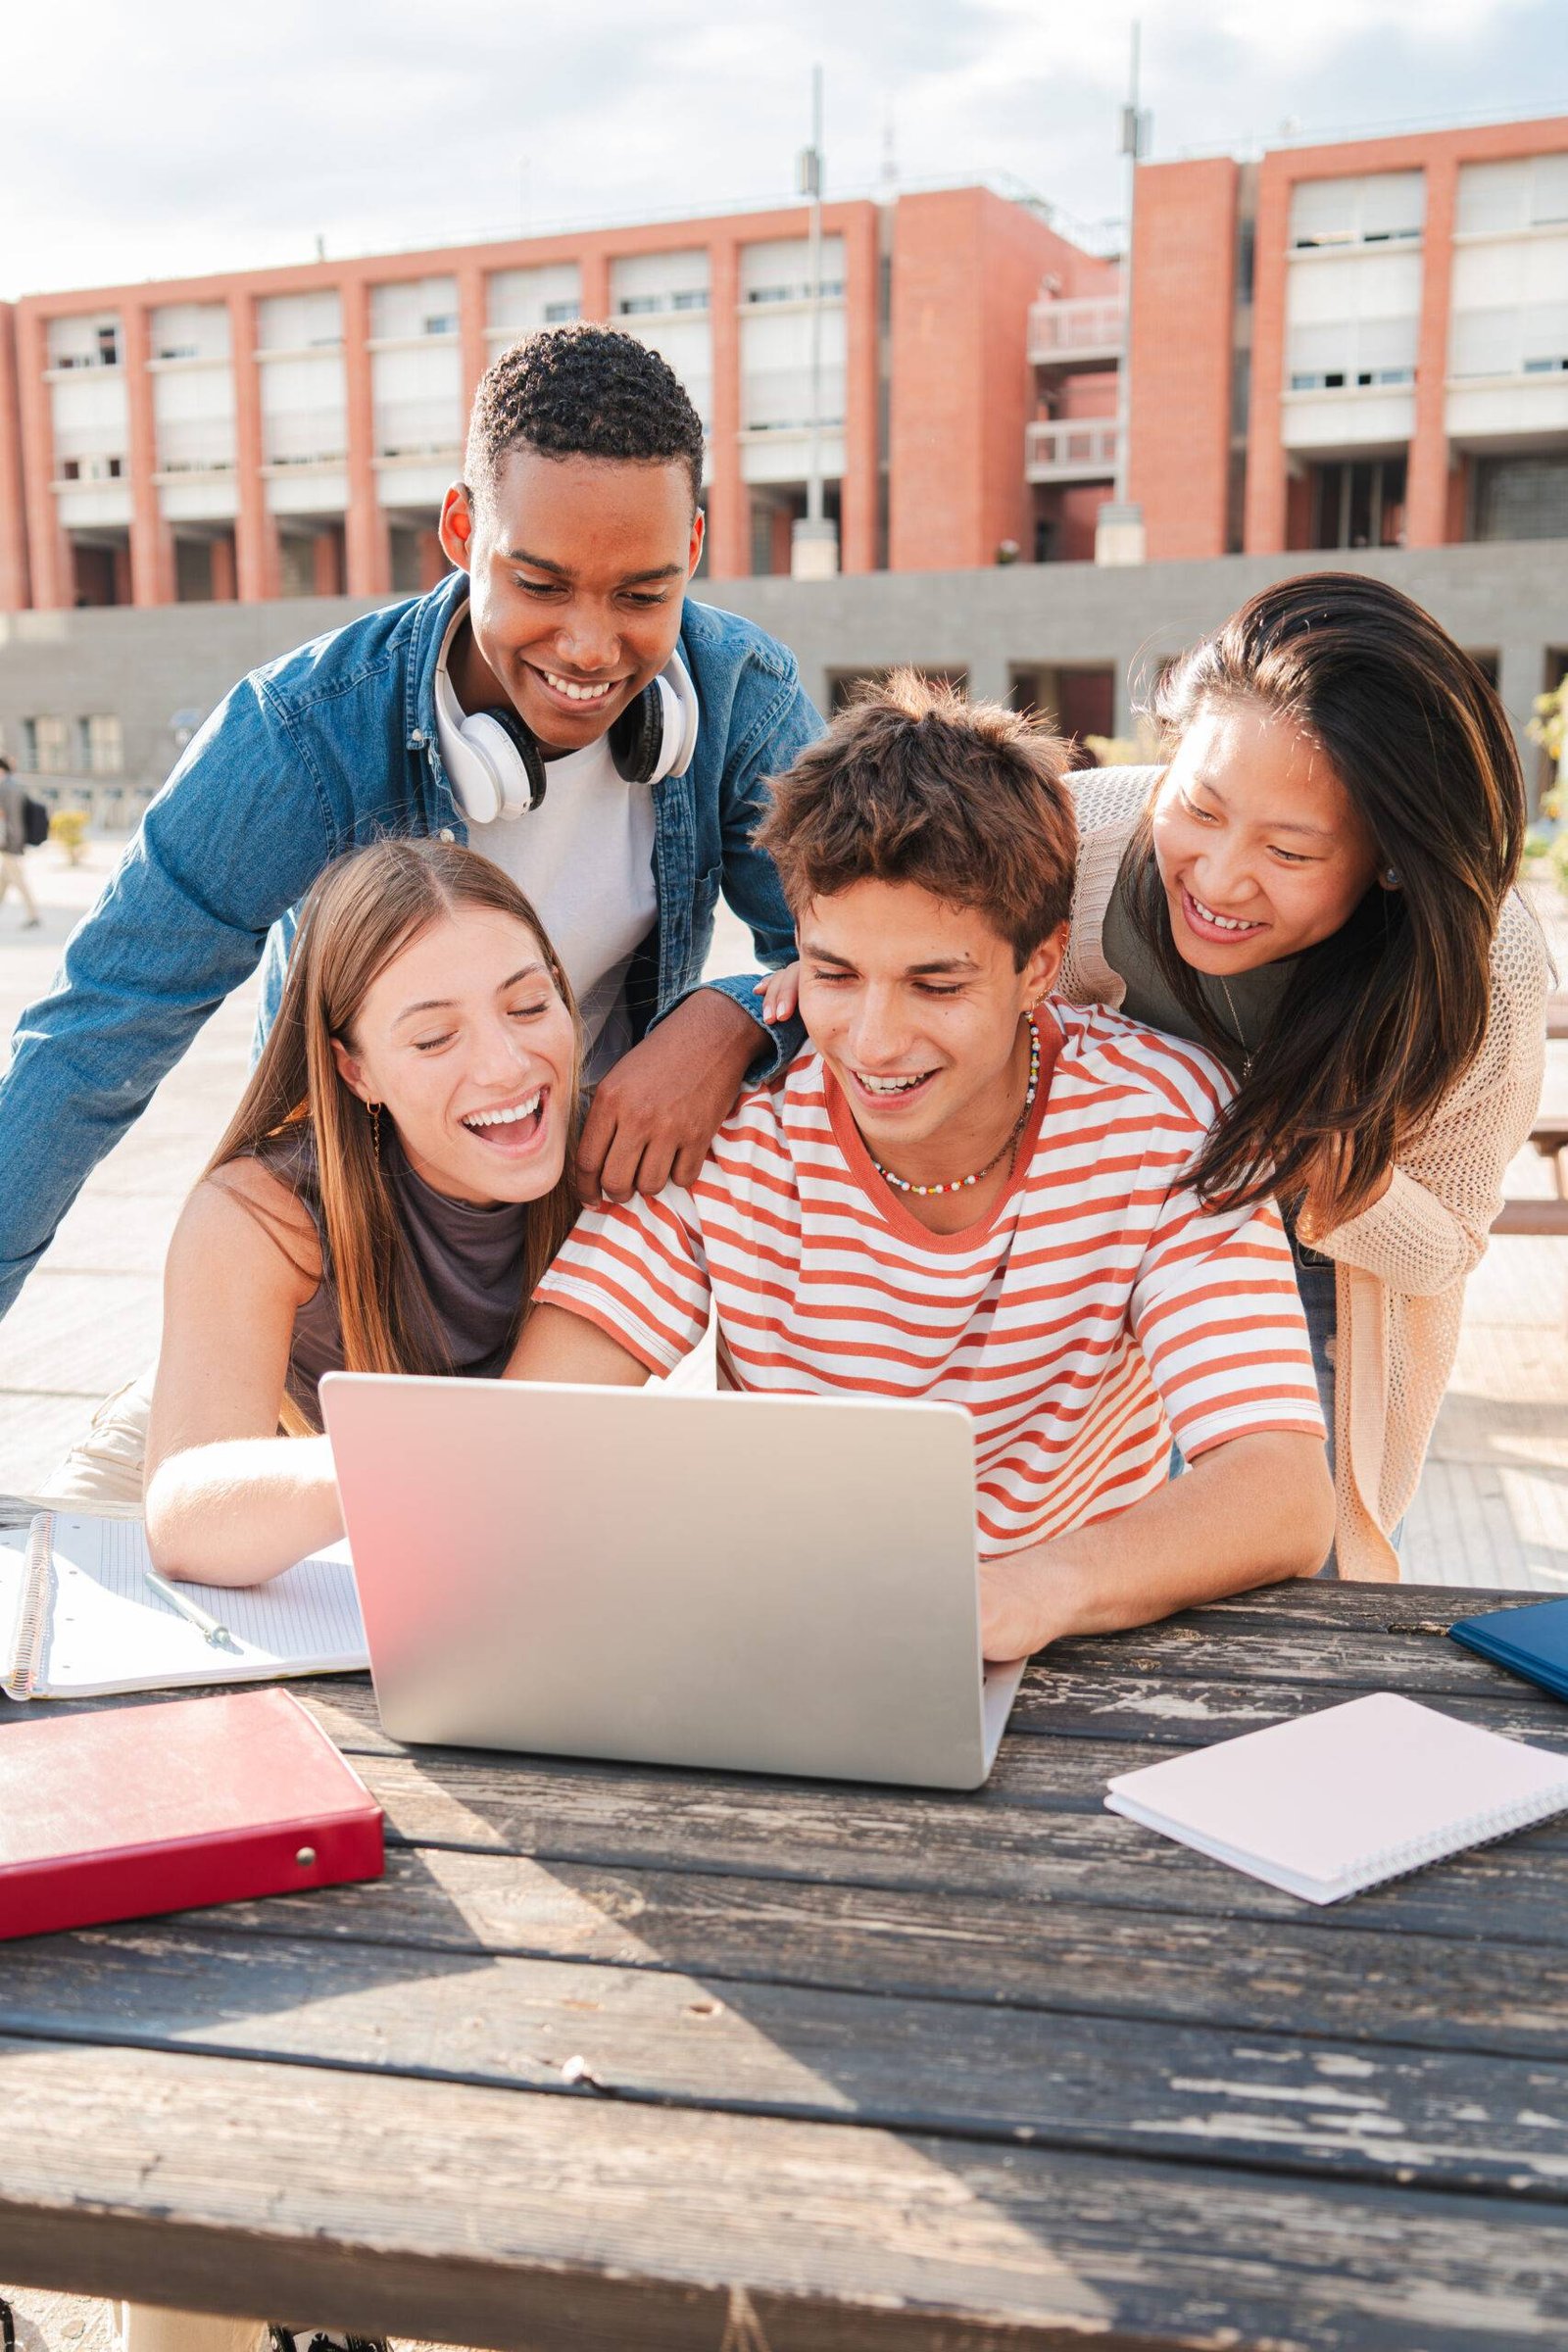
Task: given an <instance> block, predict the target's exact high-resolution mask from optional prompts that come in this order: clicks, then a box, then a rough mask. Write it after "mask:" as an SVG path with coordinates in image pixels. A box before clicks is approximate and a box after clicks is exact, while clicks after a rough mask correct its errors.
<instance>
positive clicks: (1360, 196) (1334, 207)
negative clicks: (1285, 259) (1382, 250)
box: [1290, 172, 1426, 253]
mask: <svg viewBox="0 0 1568 2352" xmlns="http://www.w3.org/2000/svg"><path fill="white" fill-rule="evenodd" d="M1425 216H1426V178H1425V174H1424V173H1423V172H1370V173H1368V175H1367V176H1366V177H1365V178H1364V179H1300V180H1298V181H1297V183H1296V186H1295V188H1294V190H1293V191H1292V195H1291V230H1290V235H1291V244H1292V246H1293V247H1294V249H1295V250H1296V251H1297V252H1298V253H1304V252H1314V251H1317V250H1319V249H1320V248H1322V247H1324V246H1333V245H1339V246H1345V245H1397V244H1403V243H1406V242H1408V241H1409V240H1410V239H1412V238H1415V237H1419V236H1420V234H1421V229H1422V224H1423V221H1424V220H1425Z"/></svg>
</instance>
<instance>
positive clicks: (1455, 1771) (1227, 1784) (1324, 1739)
mask: <svg viewBox="0 0 1568 2352" xmlns="http://www.w3.org/2000/svg"><path fill="white" fill-rule="evenodd" d="M1105 1802H1106V1804H1107V1805H1108V1806H1109V1807H1110V1809H1111V1811H1112V1812H1113V1813H1125V1814H1126V1815H1127V1816H1128V1818H1129V1820H1132V1821H1141V1822H1142V1823H1143V1824H1144V1825H1145V1827H1146V1828H1148V1829H1151V1830H1160V1831H1162V1832H1163V1833H1164V1835H1165V1836H1166V1837H1167V1838H1179V1839H1180V1840H1181V1842H1182V1843H1183V1844H1184V1845H1192V1846H1196V1847H1197V1848H1198V1850H1199V1852H1200V1853H1201V1854H1211V1855H1212V1856H1213V1858H1214V1860H1215V1861H1216V1862H1228V1863H1230V1864H1231V1865H1232V1867H1233V1868H1234V1869H1236V1870H1246V1871H1250V1873H1251V1875H1252V1877H1253V1878H1255V1879H1266V1880H1267V1881H1268V1883H1269V1885H1270V1886H1271V1887H1284V1889H1285V1891H1286V1893H1287V1894H1299V1895H1301V1896H1303V1897H1304V1898H1305V1900H1306V1901H1307V1902H1309V1903H1337V1902H1339V1901H1340V1900H1341V1898H1342V1897H1343V1896H1345V1895H1347V1894H1359V1893H1361V1892H1362V1890H1363V1889H1364V1888H1365V1887H1379V1886H1381V1885H1382V1884H1383V1882H1384V1880H1385V1879H1397V1878H1398V1877H1400V1876H1401V1874H1402V1873H1404V1872H1405V1871H1410V1870H1419V1869H1420V1868H1421V1866H1422V1865H1423V1864H1424V1863H1427V1862H1441V1861H1442V1860H1443V1859H1444V1858H1445V1856H1446V1855H1448V1854H1457V1853H1462V1852H1463V1851H1464V1849H1465V1847H1466V1846H1471V1845H1483V1844H1485V1843H1486V1842H1487V1840H1488V1839H1489V1838H1505V1837H1507V1835H1508V1834H1509V1832H1510V1831H1512V1830H1523V1829H1528V1828H1529V1827H1530V1826H1531V1824H1532V1823H1533V1822H1538V1821H1544V1820H1545V1819H1546V1818H1547V1816H1548V1815H1550V1814H1552V1813H1559V1812H1561V1811H1563V1810H1564V1809H1565V1808H1568V1756H1554V1755H1549V1754H1548V1753H1547V1752H1546V1751H1545V1749H1544V1748H1539V1747H1527V1746H1526V1745H1525V1743H1524V1742H1523V1740H1504V1739H1501V1738H1499V1737H1498V1735H1497V1734H1496V1733H1495V1732H1483V1731H1478V1730H1477V1729H1476V1728H1475V1726H1474V1725H1473V1724H1468V1723H1456V1722H1455V1721H1454V1719H1453V1717H1452V1716H1451V1715H1441V1714H1439V1713H1438V1711H1437V1709H1436V1708H1435V1707H1423V1706H1418V1705H1417V1703H1416V1701H1415V1700H1414V1699H1411V1698H1397V1697H1396V1696H1395V1695H1394V1693H1393V1692H1392V1691H1377V1692H1375V1693H1374V1694H1373V1695H1372V1696H1370V1697H1368V1698H1352V1699H1348V1700H1347V1701H1346V1703H1345V1704H1344V1705H1343V1706H1338V1707H1325V1708H1323V1709H1322V1710H1321V1712H1320V1713H1318V1714H1315V1715H1303V1716H1301V1717H1299V1719H1298V1721H1296V1722H1295V1723H1276V1724H1273V1725H1271V1726H1270V1727H1269V1729H1268V1730H1267V1731H1265V1732H1246V1733H1244V1734H1243V1735H1242V1737H1241V1738H1240V1739H1239V1740H1222V1741H1221V1742H1220V1743H1219V1744H1218V1745H1217V1746H1214V1747H1203V1748H1199V1749H1198V1750H1197V1751H1196V1752H1195V1753H1194V1754H1192V1755H1188V1756H1173V1757H1172V1758H1171V1759H1170V1760H1169V1762H1167V1763H1164V1764H1150V1765H1147V1766H1145V1768H1144V1769H1143V1771H1141V1772H1123V1773H1118V1774H1117V1776H1116V1778H1115V1779H1114V1780H1113V1781H1112V1782H1111V1783H1110V1789H1109V1793H1108V1794H1107V1796H1106V1798H1105Z"/></svg>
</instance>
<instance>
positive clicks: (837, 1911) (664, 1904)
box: [0, 1846, 1568, 2060]
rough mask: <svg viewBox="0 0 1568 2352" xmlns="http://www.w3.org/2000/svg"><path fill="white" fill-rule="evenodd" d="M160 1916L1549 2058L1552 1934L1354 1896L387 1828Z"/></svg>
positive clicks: (1555, 2008)
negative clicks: (1377, 1911)
mask: <svg viewBox="0 0 1568 2352" xmlns="http://www.w3.org/2000/svg"><path fill="white" fill-rule="evenodd" d="M179 1916H180V1920H181V1922H182V1924H184V1925H187V1926H189V1927H192V1928H209V1929H217V1930H224V1931H227V1932H229V1933H232V1934H240V1933H244V1934H251V1935H258V1936H302V1937H319V1938H321V1939H322V1940H325V1941H331V1942H341V1941H352V1942H357V1941H364V1942H368V1943H375V1944H383V1943H384V1944H392V1945H395V1946H401V1947H403V1948H405V1949H407V1950H408V1951H410V1952H421V1951H424V1952H468V1953H481V1954H490V1955H495V1956H498V1957H505V1956H514V1957H518V1958H537V1959H554V1960H585V1961H592V1962H594V1963H596V1964H597V1965H599V1966H601V1967H608V1968H639V1969H652V1970H656V1971H657V1970H669V1969H675V1970H682V1969H683V1970H687V1971H689V1972H691V1973H693V1974H700V1975H701V1976H702V1977H703V1979H704V1981H705V1982H706V1983H708V1984H709V1985H714V1986H718V1987H721V1986H722V1985H723V1984H724V1983H726V1982H727V1981H729V1980H734V1981H736V1982H738V1983H740V1984H780V1985H814V1986H816V1987H818V1988H820V1989H823V1990H840V1991H860V1992H878V1993H886V1994H892V1995H902V1994H907V1995H911V1996H914V1997H919V1998H924V1999H930V2000H970V2001H987V2002H999V2003H1000V2002H1005V2003H1009V2004H1011V2005H1012V2006H1014V2007H1018V2008H1023V2009H1061V2008H1066V2009H1075V2010H1078V2011H1080V2012H1082V2013H1083V2014H1084V2015H1086V2016H1101V2017H1141V2018H1161V2017H1163V2018H1173V2019H1179V2020H1181V2021H1182V2022H1183V2023H1189V2024H1195V2025H1196V2024H1200V2023H1205V2024H1210V2025H1218V2026H1227V2027H1232V2028H1238V2027H1250V2028H1273V2029H1275V2030H1276V2031H1279V2032H1282V2033H1301V2032H1307V2031H1310V2032H1312V2033H1321V2034H1337V2035H1340V2036H1342V2037H1347V2038H1350V2039H1354V2040H1356V2041H1361V2040H1393V2041H1404V2042H1411V2043H1414V2044H1417V2045H1424V2046H1427V2047H1430V2048H1434V2049H1449V2048H1452V2049H1466V2050H1473V2051H1477V2052H1481V2051H1489V2050H1490V2051H1496V2052H1498V2053H1499V2054H1502V2055H1512V2056H1517V2057H1542V2058H1556V2059H1562V2060H1568V1950H1564V1949H1562V1948H1560V1947H1559V1948H1556V1949H1553V1948H1551V1947H1548V1946H1544V1945H1542V1944H1511V1943H1504V1942H1502V1941H1500V1940H1499V1939H1498V1938H1497V1937H1496V1936H1495V1935H1492V1934H1490V1933H1489V1934H1488V1936H1486V1937H1485V1938H1482V1937H1478V1936H1470V1937H1464V1938H1461V1937H1457V1936H1434V1935H1420V1936H1411V1935H1401V1934H1397V1933H1391V1932H1389V1931H1388V1930H1387V1929H1368V1928H1365V1927H1362V1926H1360V1925H1359V1924H1357V1923H1358V1922H1359V1919H1360V1917H1361V1913H1360V1910H1359V1906H1355V1907H1354V1908H1352V1911H1351V1912H1350V1913H1348V1914H1347V1915H1345V1918H1344V1920H1343V1921H1341V1922H1339V1923H1337V1924H1336V1926H1335V1930H1334V1932H1333V1933H1332V1934H1324V1933H1323V1932H1322V1922H1321V1921H1320V1920H1319V1919H1318V1917H1317V1915H1316V1914H1315V1913H1311V1912H1308V1911H1305V1910H1298V1911H1296V1912H1295V1913H1294V1915H1293V1916H1292V1917H1291V1918H1289V1919H1284V1920H1250V1921H1248V1922H1246V1923H1245V1926H1240V1927H1239V1925H1238V1923H1237V1922H1235V1921H1233V1920H1230V1919H1226V1918H1223V1917H1215V1918H1201V1917H1188V1916H1184V1915H1183V1914H1181V1913H1179V1912H1173V1911H1170V1910H1169V1909H1166V1910H1163V1911H1161V1912H1159V1913H1157V1914H1149V1913H1144V1912H1141V1911H1137V1910H1124V1909H1121V1908H1120V1907H1116V1906H1110V1905H1105V1906H1097V1905H1094V1904H1089V1903H1074V1902H1071V1901H1053V1902H1048V1903H1039V1902H1033V1901H1028V1900H1020V1899H1016V1898H1012V1897H1008V1896H1005V1895H1003V1896H997V1895H990V1896H968V1897H966V1898H965V1901H964V1905H963V1909H962V1911H961V1913H956V1911H955V1906H954V1903H953V1900H952V1898H951V1896H949V1895H947V1894H944V1893H935V1894H933V1893H927V1892H923V1891H916V1892H912V1893H911V1892H907V1891H905V1890H903V1889H901V1888H891V1887H890V1888H870V1887H843V1886H821V1885H813V1884H809V1883H802V1882H795V1883H791V1882H789V1881H787V1880H779V1879H748V1878H741V1877H737V1876H734V1875H731V1874H728V1873H723V1872H716V1873H713V1874H711V1875H708V1876H699V1875H692V1874H687V1873H684V1872H680V1871H654V1870H619V1871H616V1870H607V1869H597V1868H595V1867H593V1866H592V1865H579V1864H575V1863H567V1862H555V1863H548V1864H546V1863H536V1862H533V1861H530V1860H529V1859H527V1857H525V1856H515V1855H510V1854H506V1855H503V1854H478V1853H462V1852H444V1851H442V1850H441V1849H440V1848H439V1847H428V1846H427V1847H423V1848H418V1849H415V1848H410V1847H397V1846H393V1847H392V1848H390V1849H389V1851H388V1854H387V1875H386V1877H385V1879H383V1880H381V1881H378V1882H372V1883H369V1884H366V1885H362V1886H356V1887H325V1888H322V1889H321V1890H319V1892H316V1893H311V1894H297V1895H290V1896H288V1897H287V1898H279V1897H272V1898H271V1899H270V1900H268V1901H266V1902H257V1903H226V1904H223V1905H222V1906H221V1907H220V1908H217V1909H211V1910H206V1911H190V1912H185V1913H182V1914H180V1915H179ZM3 1975H4V1969H3V1955H0V1982H3Z"/></svg>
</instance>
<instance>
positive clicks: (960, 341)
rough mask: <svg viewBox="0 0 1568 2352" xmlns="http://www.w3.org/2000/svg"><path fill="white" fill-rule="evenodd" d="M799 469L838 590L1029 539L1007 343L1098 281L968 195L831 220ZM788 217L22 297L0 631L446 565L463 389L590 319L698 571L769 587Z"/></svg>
mask: <svg viewBox="0 0 1568 2352" xmlns="http://www.w3.org/2000/svg"><path fill="white" fill-rule="evenodd" d="M823 226H824V240H823V265H822V285H823V302H824V317H823V370H822V399H821V462H822V466H823V470H824V473H825V476H826V478H827V508H828V513H829V515H832V516H833V517H834V518H835V519H836V520H837V522H838V524H839V529H840V560H841V565H842V568H843V569H844V570H845V571H848V572H863V571H870V570H875V569H879V568H882V567H884V566H886V565H887V564H889V563H890V562H891V563H892V564H895V565H898V566H901V567H907V568H916V569H920V568H924V569H931V568H939V567H945V566H948V565H952V564H959V565H966V564H988V563H992V562H994V561H995V559H996V555H997V550H998V548H999V546H1000V545H1001V544H1002V543H1003V542H1004V541H1005V540H1012V541H1014V542H1018V541H1022V540H1024V539H1026V538H1027V536H1028V533H1029V528H1030V494H1029V489H1028V485H1027V484H1026V482H1025V480H1024V470H1023V466H1022V462H1021V459H1022V447H1023V439H1024V429H1025V424H1026V421H1027V418H1028V417H1029V414H1030V408H1031V401H1032V397H1033V388H1032V383H1031V377H1030V370H1029V366H1028V362H1027V359H1026V356H1025V350H1024V319H1025V317H1026V314H1027V311H1028V306H1029V303H1030V300H1031V298H1032V297H1033V296H1034V294H1035V293H1036V292H1037V291H1038V289H1039V287H1040V284H1041V282H1042V279H1043V278H1044V277H1046V276H1048V275H1049V274H1051V273H1053V272H1054V273H1057V274H1058V275H1061V276H1063V277H1064V278H1068V279H1070V280H1071V282H1073V283H1074V284H1075V285H1076V284H1077V283H1078V282H1079V280H1080V279H1085V280H1087V281H1088V282H1094V283H1113V282H1114V266H1113V265H1110V264H1106V263H1104V262H1100V261H1095V260H1093V259H1092V258H1091V257H1089V256H1087V255H1084V254H1081V253H1079V252H1078V250H1077V249H1076V248H1075V247H1074V246H1072V245H1071V244H1069V243H1067V242H1066V241H1065V240H1064V239H1063V238H1061V237H1059V236H1057V235H1055V234H1054V231H1053V230H1052V229H1051V228H1050V227H1049V226H1048V225H1047V223H1046V221H1045V220H1044V219H1043V218H1042V216H1041V214H1040V213H1039V212H1038V211H1035V210H1033V209H1030V208H1028V207H1025V206H1022V205H1019V204H1015V203H1011V202H1008V201H1005V199H1003V198H1001V197H999V196H996V195H993V194H991V193H990V192H989V191H988V190H986V189H983V188H960V189H956V190H952V191H949V192H945V193H938V194H929V195H917V196H909V197H906V198H904V199H903V200H902V201H900V202H899V203H898V204H896V205H891V206H886V207H883V206H878V205H875V204H872V203H868V202H858V203H850V204H841V205H829V206H828V207H827V208H826V209H825V212H824V217H823ZM804 228H805V219H804V215H803V213H802V212H801V211H800V210H799V209H791V210H788V211H781V212H778V213H765V214H748V215H737V216H726V217H724V218H721V219H709V220H702V221H682V222H675V223H662V224H660V225H659V226H657V227H652V226H644V227H636V228H629V229H613V230H611V229H602V230H595V231H592V232H589V233H585V234H582V235H577V236H570V237H548V238H534V239H529V240H526V241H519V242H517V243H515V244H491V245H484V246H468V247H463V248H455V249H449V250H445V251H438V252H420V253H417V254H399V255H391V256H377V257H375V258H373V259H369V260H359V261H354V262H345V263H326V262H320V263H314V264H309V265H306V266H303V267H300V268H297V269H291V270H252V271H246V272H243V273H236V274H233V275H229V276H224V277H211V278H201V279H185V280H180V281H175V282H169V283H165V284H141V285H136V286H108V287H98V288H94V289H92V290H90V291H87V292H71V293H63V294H43V295H33V296H29V297H27V298H25V300H23V301H21V302H19V303H17V304H16V305H14V306H7V307H4V308H0V606H3V607H5V608H7V609H12V610H15V609H17V608H20V607H24V606H26V605H29V604H30V605H32V606H34V607H38V608H41V609H55V608H59V607H61V606H74V605H81V604H88V605H98V604H135V605H143V606H145V605H166V604H172V603H177V602H183V601H202V602H205V601H209V600H212V601H219V602H222V601H227V600H231V599H237V600H239V601H241V602H245V603H249V602H256V601H262V600H266V599H269V598H272V597H276V596H279V595H309V594H313V593H316V594H323V595H329V594H335V593H339V592H344V593H347V594H350V595H359V596H376V595H382V594H385V593H387V592H389V591H392V590H395V589H404V588H416V587H418V586H420V585H422V584H424V583H425V582H426V581H427V580H428V579H430V578H431V577H433V576H434V575H435V574H436V573H437V572H438V571H439V569H440V567H441V558H440V553H439V549H438V548H437V547H436V545H435V540H434V525H435V519H436V515H437V511H438V508H439V503H440V498H441V494H442V492H443V491H444V489H445V488H446V486H447V484H448V483H449V482H450V481H451V480H452V479H453V478H454V476H455V474H456V472H457V471H458V468H459V465H460V462H461V451H462V438H463V428H464V423H465V419H466V412H467V406H468V401H469V398H470V395H471V393H472V389H473V386H474V383H475V382H476V381H477V379H478V376H479V374H480V373H481V371H482V369H483V368H484V367H485V366H486V364H487V362H488V360H489V359H490V358H491V357H492V356H493V355H494V354H495V353H496V352H497V351H498V350H500V349H501V348H502V347H503V346H504V345H505V344H507V343H508V342H510V341H512V340H514V339H515V337H516V336H517V335H518V334H521V333H523V332H525V331H527V330H528V329H529V328H530V327H534V326H538V325H541V324H545V323H547V322H549V321H552V320H556V319H572V318H579V317H580V318H585V319H608V320H611V321H613V323H615V324H617V325H621V326H624V327H626V328H628V329H630V330H631V331H632V332H634V333H637V334H640V335H642V336H644V337H645V339H646V340H648V341H649V342H651V343H652V344H654V345H655V346H656V347H657V348H658V349H660V350H662V352H663V353H664V354H665V356H666V357H667V358H668V359H669V361H670V363H671V365H672V366H673V367H674V368H676V370H677V372H678V373H679V374H680V375H681V377H682V379H683V381H684V382H685V383H686V385H687V388H688V389H689V390H690V392H691V393H692V396H693V398H694V400H695V401H696V403H697V406H698V408H699V409H700V411H701V412H702V415H703V418H704V422H705V424H706V426H707V428H708V439H709V453H710V479H709V483H708V489H707V505H708V512H709V557H708V563H709V567H710V570H711V575H712V576H713V577H714V578H719V579H733V578H738V577H743V576H746V575H748V574H755V573H766V572H772V571H778V570H784V569H787V568H788V564H789V551H790V535H791V526H792V523H793V522H794V520H795V519H796V517H797V516H798V515H801V514H802V513H804V511H805V505H806V471H807V465H808V448H809V438H810V435H809V425H810V374H809V364H808V354H809V319H810V303H809V292H810V288H809V282H808V279H809V264H808V256H809V248H808V245H807V241H806V238H805V235H804Z"/></svg>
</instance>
